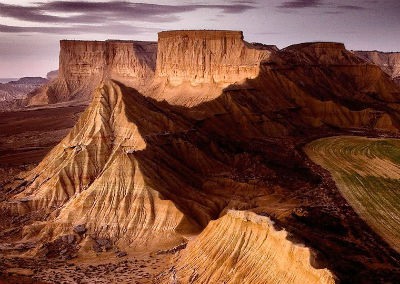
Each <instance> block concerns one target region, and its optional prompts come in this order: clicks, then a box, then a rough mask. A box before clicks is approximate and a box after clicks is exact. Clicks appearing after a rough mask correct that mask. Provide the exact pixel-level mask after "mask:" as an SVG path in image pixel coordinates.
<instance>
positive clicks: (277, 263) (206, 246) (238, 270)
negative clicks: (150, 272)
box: [164, 211, 335, 284]
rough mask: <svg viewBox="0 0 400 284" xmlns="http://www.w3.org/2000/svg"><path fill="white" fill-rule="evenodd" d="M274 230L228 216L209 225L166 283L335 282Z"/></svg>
mask: <svg viewBox="0 0 400 284" xmlns="http://www.w3.org/2000/svg"><path fill="white" fill-rule="evenodd" d="M287 238H288V234H287V232H286V231H285V230H281V231H277V230H276V229H275V228H274V225H273V222H272V221H271V220H270V219H269V218H268V217H265V216H260V215H257V214H255V213H252V212H246V211H228V212H227V214H226V215H224V216H223V217H221V218H219V219H218V220H216V221H212V222H210V223H209V224H208V226H207V227H206V228H205V229H204V231H203V232H202V233H201V234H200V235H199V236H198V237H197V238H196V239H194V240H192V241H191V242H190V243H189V245H188V246H187V248H186V249H185V250H183V251H181V255H179V257H178V259H179V260H178V263H177V264H176V265H175V269H173V270H171V274H169V275H168V277H166V278H167V279H166V280H165V281H164V282H165V283H171V281H170V278H175V279H176V280H177V281H178V283H285V284H286V283H299V284H302V283H310V284H311V283H315V284H317V283H318V284H322V283H332V284H333V283H335V278H334V276H333V275H332V273H331V272H330V271H329V270H328V269H317V268H315V267H313V266H312V265H313V264H315V263H316V262H315V260H314V255H313V252H312V251H311V250H310V249H309V248H306V247H305V246H303V245H300V244H297V245H296V244H294V243H292V242H291V241H289V240H288V239H287Z"/></svg>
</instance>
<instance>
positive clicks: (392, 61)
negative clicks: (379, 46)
mask: <svg viewBox="0 0 400 284" xmlns="http://www.w3.org/2000/svg"><path fill="white" fill-rule="evenodd" d="M354 53H355V54H356V55H357V56H359V57H361V58H363V59H365V60H367V61H369V62H371V63H373V64H376V65H378V66H379V67H380V68H381V69H382V70H383V71H385V72H386V73H387V74H388V75H389V76H391V77H392V79H393V80H395V81H396V82H397V83H398V84H399V85H400V52H381V51H355V52H354Z"/></svg>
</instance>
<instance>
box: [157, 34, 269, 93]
mask: <svg viewBox="0 0 400 284" xmlns="http://www.w3.org/2000/svg"><path fill="white" fill-rule="evenodd" d="M271 50H272V49H271V48H268V47H267V46H263V47H260V46H257V47H256V46H252V45H251V44H249V43H247V42H245V41H244V40H243V33H242V32H241V31H210V30H201V31H199V30H182V31H165V32H160V33H159V34H158V52H157V70H156V75H157V76H158V77H161V78H166V79H167V80H168V83H169V84H170V85H172V86H176V85H180V84H182V83H184V82H190V83H191V84H192V85H198V84H202V83H217V84H219V83H222V84H230V83H234V82H237V81H241V80H243V79H246V78H254V77H256V76H257V75H258V72H259V64H260V62H261V61H262V60H263V59H267V58H268V57H269V55H270V53H271Z"/></svg>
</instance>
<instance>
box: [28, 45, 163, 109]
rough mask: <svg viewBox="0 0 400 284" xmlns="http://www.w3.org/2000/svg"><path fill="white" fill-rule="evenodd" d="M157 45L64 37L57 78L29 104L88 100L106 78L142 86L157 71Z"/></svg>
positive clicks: (33, 97) (32, 98)
mask: <svg viewBox="0 0 400 284" xmlns="http://www.w3.org/2000/svg"><path fill="white" fill-rule="evenodd" d="M156 48H157V44H156V43H153V42H138V41H119V40H108V41H73V40H62V41H61V42H60V59H59V74H58V78H57V79H56V80H54V81H53V82H52V83H51V84H49V85H48V86H46V87H45V88H43V89H42V90H41V91H40V92H37V94H35V95H34V96H32V97H31V98H30V100H29V103H28V104H30V105H35V104H46V103H57V102H65V101H73V100H77V101H87V100H89V99H90V98H91V94H92V92H93V91H94V89H95V88H96V86H98V85H99V84H100V82H101V81H102V80H103V79H106V78H111V79H115V80H118V81H121V82H123V83H124V84H126V85H128V86H132V87H135V88H138V89H140V88H141V87H142V86H143V84H144V82H145V81H146V79H148V78H149V77H150V78H151V77H152V76H153V74H154V69H155V57H156Z"/></svg>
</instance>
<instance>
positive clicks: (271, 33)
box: [0, 0, 400, 78]
mask: <svg viewBox="0 0 400 284" xmlns="http://www.w3.org/2000/svg"><path fill="white" fill-rule="evenodd" d="M176 29H228V30H242V31H243V33H244V37H245V40H246V41H248V42H261V43H265V44H275V45H277V46H278V47H279V48H284V47H286V46H289V45H291V44H296V43H300V42H308V41H336V42H343V43H345V45H346V47H347V49H350V50H381V51H400V0H379V1H375V0H269V1H268V0H266V1H263V0H232V1H223V0H214V1H212V0H210V1H208V0H203V1H202V0H195V1H189V0H187V1H173V0H172V1H171V0H169V1H165V0H157V1H146V0H140V1H130V0H124V1H121V0H114V1H105V0H94V1H89V0H87V1H82V0H64V1H58V0H56V1H53V0H33V1H30V0H9V1H3V0H0V78H19V77H23V76H46V73H47V72H49V71H51V70H55V69H57V68H58V52H59V40H60V39H82V40H106V39H129V40H153V41H156V40H157V32H159V31H163V30H176Z"/></svg>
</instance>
